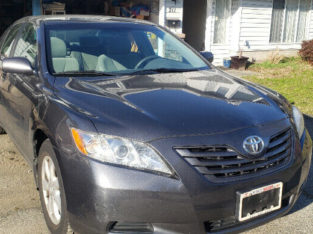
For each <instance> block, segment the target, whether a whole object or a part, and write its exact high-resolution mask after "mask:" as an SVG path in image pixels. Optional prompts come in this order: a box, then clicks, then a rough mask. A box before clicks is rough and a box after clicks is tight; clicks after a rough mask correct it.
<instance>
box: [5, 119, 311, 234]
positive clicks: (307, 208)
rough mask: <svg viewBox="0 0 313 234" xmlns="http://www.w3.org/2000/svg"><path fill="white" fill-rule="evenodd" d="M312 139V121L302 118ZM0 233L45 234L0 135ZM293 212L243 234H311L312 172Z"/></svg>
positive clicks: (26, 173)
mask: <svg viewBox="0 0 313 234" xmlns="http://www.w3.org/2000/svg"><path fill="white" fill-rule="evenodd" d="M306 124H307V127H308V128H309V131H310V134H311V136H313V118H310V117H306ZM0 142H1V143H0V233H6V234H10V233H12V234H13V233H14V234H37V233H38V234H39V233H48V230H47V227H46V224H45V221H44V218H43V214H42V212H41V207H40V201H39V196H38V192H37V191H36V188H35V183H34V179H33V174H32V171H31V170H30V168H29V167H28V165H27V164H26V162H25V161H24V159H23V158H22V156H21V155H20V153H18V151H17V149H16V148H15V146H14V145H13V143H12V142H11V141H10V139H9V138H8V136H7V135H0ZM310 175H311V176H310V177H309V181H308V183H307V184H306V187H305V189H304V192H303V194H302V196H301V197H300V199H299V200H298V202H297V204H296V206H295V207H294V209H293V210H292V211H291V212H290V213H289V214H288V215H286V216H284V217H282V218H280V219H277V220H274V221H272V222H271V223H268V224H266V225H263V226H261V227H259V228H256V229H254V230H251V231H249V232H246V233H248V234H253V233H313V170H312V169H311V173H310Z"/></svg>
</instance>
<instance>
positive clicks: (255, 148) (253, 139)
mask: <svg viewBox="0 0 313 234" xmlns="http://www.w3.org/2000/svg"><path fill="white" fill-rule="evenodd" d="M243 148H244V150H245V151H246V152H247V153H249V154H252V155H256V154H259V153H261V152H262V151H263V149H264V141H263V139H262V138H261V137H259V136H249V137H247V138H246V139H245V140H244V141H243Z"/></svg>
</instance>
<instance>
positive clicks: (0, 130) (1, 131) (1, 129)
mask: <svg viewBox="0 0 313 234" xmlns="http://www.w3.org/2000/svg"><path fill="white" fill-rule="evenodd" d="M2 134H5V131H4V129H3V128H1V127H0V135H2Z"/></svg>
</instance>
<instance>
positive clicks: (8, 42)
mask: <svg viewBox="0 0 313 234" xmlns="http://www.w3.org/2000/svg"><path fill="white" fill-rule="evenodd" d="M20 26H21V25H19V24H18V25H15V26H14V27H13V28H12V29H11V31H10V32H9V33H8V34H7V37H6V39H5V41H4V43H3V45H2V48H1V55H2V56H4V57H9V55H10V52H11V49H12V47H13V44H14V39H15V37H16V35H17V33H18V32H19V29H20Z"/></svg>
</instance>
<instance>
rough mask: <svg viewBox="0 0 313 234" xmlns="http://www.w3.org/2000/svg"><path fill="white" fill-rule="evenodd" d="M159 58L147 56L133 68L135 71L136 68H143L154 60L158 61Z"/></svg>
mask: <svg viewBox="0 0 313 234" xmlns="http://www.w3.org/2000/svg"><path fill="white" fill-rule="evenodd" d="M158 58H160V57H159V56H157V55H151V56H148V57H145V58H143V59H141V60H140V61H139V62H138V63H137V65H136V66H135V69H138V68H143V67H144V66H145V65H147V64H148V63H149V62H151V61H152V60H155V59H158Z"/></svg>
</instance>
